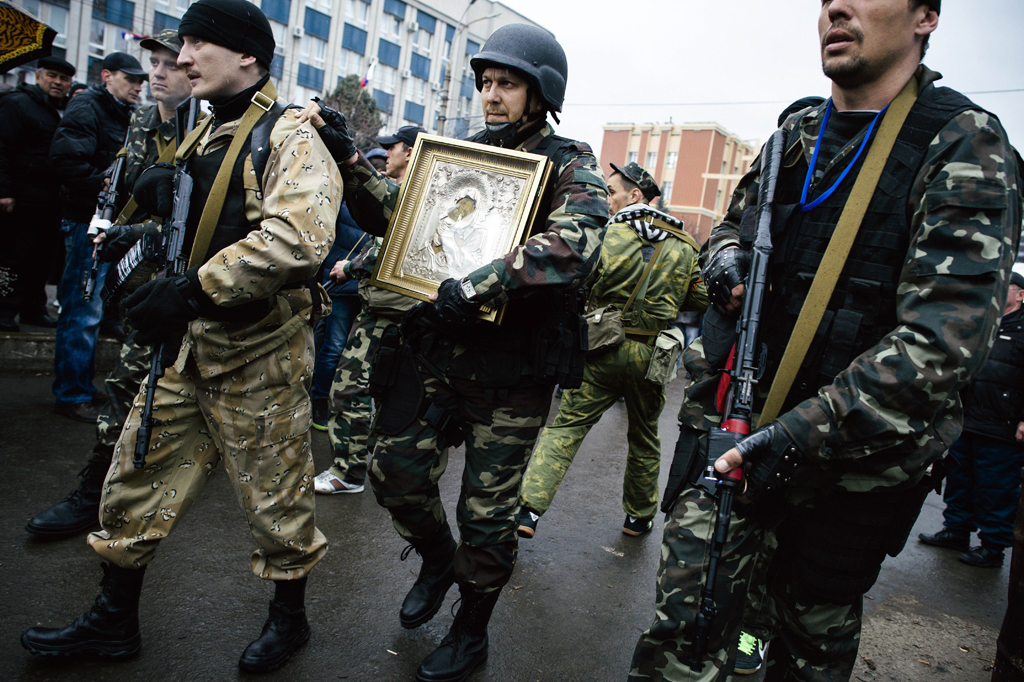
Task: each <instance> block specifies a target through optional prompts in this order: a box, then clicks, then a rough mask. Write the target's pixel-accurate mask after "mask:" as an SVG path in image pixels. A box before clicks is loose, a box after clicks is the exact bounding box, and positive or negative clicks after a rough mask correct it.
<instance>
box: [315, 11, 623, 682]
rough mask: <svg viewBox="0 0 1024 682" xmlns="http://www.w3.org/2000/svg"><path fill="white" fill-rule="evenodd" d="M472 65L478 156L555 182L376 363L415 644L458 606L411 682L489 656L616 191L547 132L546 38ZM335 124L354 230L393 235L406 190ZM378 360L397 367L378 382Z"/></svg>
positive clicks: (553, 78) (576, 355) (558, 53)
mask: <svg viewBox="0 0 1024 682" xmlns="http://www.w3.org/2000/svg"><path fill="white" fill-rule="evenodd" d="M471 65H472V67H473V70H474V72H475V73H476V86H477V89H478V90H480V92H481V98H482V100H483V107H484V120H485V123H486V129H485V130H484V131H482V132H481V133H479V134H478V135H476V136H474V137H473V138H471V140H472V141H474V142H480V143H483V144H489V145H493V146H498V147H504V148H507V149H519V150H523V151H528V152H533V153H535V154H543V155H544V156H546V157H548V159H550V160H551V162H552V167H551V170H552V172H551V179H550V182H549V183H548V186H547V187H546V188H545V193H544V197H543V199H542V205H541V207H540V210H539V211H538V214H537V215H538V217H537V219H536V220H535V221H534V223H533V224H532V225H530V226H528V228H527V230H528V234H529V235H530V237H529V239H528V240H527V241H526V243H525V244H524V245H521V246H517V247H515V248H514V249H513V250H512V251H511V252H509V253H508V254H507V255H505V256H504V257H503V258H500V259H497V260H494V261H492V262H491V263H488V264H487V265H485V266H483V267H481V268H479V269H477V270H474V271H473V272H471V273H470V274H469V275H468V276H466V277H465V278H463V279H462V280H461V281H457V280H455V279H454V278H452V279H448V280H446V281H444V282H442V283H441V286H440V288H439V290H438V293H437V296H436V300H435V302H434V303H433V304H429V303H428V304H422V305H421V306H419V307H417V308H414V309H413V310H412V311H410V312H409V313H408V315H407V316H406V319H405V321H404V322H403V325H402V328H403V331H402V334H401V339H399V338H398V335H397V334H395V335H393V336H390V337H389V335H388V332H390V331H391V330H388V332H385V335H384V338H383V339H382V340H381V348H382V350H381V353H379V354H378V356H377V358H376V360H375V366H374V375H373V376H371V391H373V390H374V383H375V379H374V376H378V372H379V373H380V374H381V375H383V377H384V378H383V380H382V382H381V392H380V393H378V395H379V396H380V397H381V400H380V401H379V409H378V412H377V414H376V416H375V420H374V436H375V437H376V438H377V440H376V444H375V446H374V450H373V455H372V458H371V460H370V482H371V484H372V485H373V491H374V494H375V495H376V497H377V501H378V502H379V503H380V504H381V505H382V506H384V507H387V509H388V511H390V512H391V516H392V520H393V522H394V525H395V528H396V530H398V532H399V533H400V534H401V535H402V537H403V538H405V539H406V540H408V541H409V543H410V544H411V546H412V547H413V548H415V549H416V551H417V552H418V553H419V554H420V556H421V557H423V566H422V568H421V570H420V575H419V578H418V579H417V580H416V583H415V584H414V585H413V587H412V590H411V591H410V592H409V594H408V595H407V596H406V599H405V602H404V603H403V605H402V609H401V612H400V614H399V618H400V620H401V623H402V625H403V626H404V627H407V628H414V627H417V626H419V625H422V624H423V623H426V622H427V621H428V620H430V619H431V618H432V617H433V616H434V614H435V613H436V612H437V610H438V609H439V608H440V607H441V604H442V602H443V601H444V598H445V595H446V593H447V592H448V589H449V588H450V587H451V585H452V583H453V582H454V581H456V580H458V582H459V591H460V592H461V594H462V606H461V608H460V609H459V612H458V614H457V615H456V617H455V622H454V623H453V624H452V627H451V630H450V632H449V633H448V636H446V637H445V638H444V639H443V640H442V641H441V645H440V647H439V648H438V649H437V650H436V651H434V652H433V653H431V654H430V655H429V656H427V658H426V659H424V661H423V663H422V664H421V665H420V668H419V670H418V672H417V677H416V679H417V680H421V681H423V682H429V681H437V680H450V681H453V682H454V681H458V680H463V679H465V678H466V677H468V676H469V674H470V673H471V672H472V671H473V669H474V668H476V666H477V665H479V664H480V663H481V662H482V661H483V660H484V658H485V657H486V656H487V647H488V640H487V623H488V621H489V619H490V616H491V611H492V610H493V608H494V605H495V603H496V602H497V601H498V596H499V594H500V592H501V588H502V587H503V586H504V585H505V583H506V582H508V579H509V577H510V576H511V575H512V568H513V566H514V565H515V559H516V553H517V551H518V539H517V536H516V520H517V516H518V513H519V486H520V483H521V482H522V475H523V470H524V469H525V468H526V462H527V460H528V458H529V455H530V450H531V448H532V446H533V443H534V442H535V441H536V439H537V434H538V433H539V432H540V428H541V427H542V426H543V425H544V423H545V421H546V419H547V414H548V410H549V409H550V406H551V393H552V390H553V389H554V385H555V383H556V382H560V383H561V384H563V385H566V384H568V387H572V386H573V385H575V386H578V385H579V381H580V380H581V379H582V372H583V357H582V348H583V346H582V344H583V339H582V334H583V330H582V329H581V327H582V326H583V322H582V317H581V316H580V315H579V313H578V312H577V311H576V310H575V305H576V292H575V290H576V289H577V288H578V287H579V286H580V285H581V284H583V283H584V282H585V281H587V279H588V278H589V277H590V276H591V274H592V273H593V272H594V268H595V267H596V266H597V263H598V261H599V260H600V253H601V249H600V244H601V239H602V237H603V236H604V226H605V223H606V222H607V221H608V204H607V201H606V186H605V182H604V178H603V177H602V174H601V169H600V167H599V166H598V164H597V160H596V159H595V158H594V155H593V152H592V151H591V149H590V147H589V146H587V145H586V144H584V143H582V142H576V141H574V140H568V139H565V138H562V137H558V136H556V135H555V134H554V131H553V129H552V127H551V125H550V124H549V123H548V122H547V113H548V112H551V114H552V116H553V117H554V118H555V120H556V121H557V112H559V111H560V110H561V108H562V100H563V97H564V95H565V82H566V77H567V72H568V65H567V63H566V58H565V52H564V51H563V50H562V47H561V45H559V44H558V42H557V41H556V40H555V39H554V38H553V37H552V36H551V34H549V33H548V32H546V31H544V30H543V29H540V28H537V27H534V26H527V25H523V24H510V25H507V26H503V27H501V28H499V29H498V30H497V31H495V32H494V33H493V34H492V35H491V37H490V38H489V39H488V40H487V42H486V44H484V47H483V49H482V50H481V51H480V52H479V53H478V54H476V55H475V56H474V57H473V58H472V60H471ZM334 115H335V116H337V112H334ZM338 123H339V129H337V130H335V131H334V135H335V136H336V137H337V140H336V142H335V143H334V145H333V146H332V152H333V153H334V154H335V158H337V159H343V161H342V162H341V165H342V177H344V178H345V193H346V196H347V197H348V201H349V203H350V206H351V207H352V213H353V216H355V218H356V221H357V222H358V223H359V224H360V226H361V227H363V229H366V230H368V231H371V232H374V233H375V234H383V232H384V229H385V228H386V226H387V222H388V219H389V218H390V216H391V211H392V210H393V208H394V207H395V205H396V202H397V199H398V193H399V186H398V185H397V184H396V183H394V182H392V181H389V180H387V179H386V178H384V177H383V176H381V175H380V174H379V173H377V172H376V171H374V170H373V167H372V166H371V165H370V164H369V163H368V162H367V161H366V159H365V158H363V156H362V155H361V154H358V153H357V152H356V149H355V145H354V143H353V142H352V140H351V135H349V134H348V131H347V129H346V128H345V127H344V126H343V125H340V124H341V123H342V122H341V121H338ZM325 135H328V136H329V135H331V133H325ZM325 139H326V138H325ZM375 213H376V216H377V218H376V219H375V220H374V219H373V215H374V214H375ZM484 304H487V305H493V306H498V305H503V304H508V306H507V308H506V310H505V316H504V319H503V321H502V323H501V325H500V326H498V325H495V324H492V323H489V322H478V321H477V314H478V312H479V310H480V307H481V305H484ZM396 331H397V328H396ZM385 351H387V352H386V353H385ZM382 358H392V359H397V363H395V364H392V365H390V366H389V367H390V368H389V369H382V367H383V365H382ZM390 379H393V380H394V381H393V382H392V381H391V380H390ZM463 439H465V441H466V469H465V472H464V474H463V479H462V480H463V484H462V495H461V496H460V497H459V502H458V511H457V516H458V525H459V530H460V532H461V536H462V542H461V543H460V544H459V545H458V548H456V545H455V541H454V539H453V538H452V535H451V530H450V529H449V526H448V519H447V516H446V515H445V512H444V508H443V506H442V504H441V498H440V494H439V491H438V486H437V481H438V479H439V478H440V477H441V475H442V474H443V473H444V471H445V468H446V466H447V464H448V457H447V451H448V448H449V447H452V446H457V445H459V444H460V443H461V442H462V441H463ZM403 556H404V555H403Z"/></svg>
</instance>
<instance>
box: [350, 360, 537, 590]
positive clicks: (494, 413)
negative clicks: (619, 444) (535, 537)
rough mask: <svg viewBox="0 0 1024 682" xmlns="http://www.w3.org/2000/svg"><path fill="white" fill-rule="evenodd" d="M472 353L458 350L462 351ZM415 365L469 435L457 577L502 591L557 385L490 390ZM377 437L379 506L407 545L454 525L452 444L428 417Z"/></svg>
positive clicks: (374, 461)
mask: <svg viewBox="0 0 1024 682" xmlns="http://www.w3.org/2000/svg"><path fill="white" fill-rule="evenodd" d="M465 350H466V349H464V348H462V347H459V346H457V347H456V349H455V353H462V352H464V351H465ZM416 361H417V368H418V370H419V372H420V377H421V378H422V379H423V383H424V387H425V389H426V394H427V396H428V398H429V399H430V400H432V401H433V402H434V403H435V404H436V405H437V406H438V407H441V408H443V409H445V410H447V411H449V413H450V414H451V415H452V416H453V417H454V418H455V419H457V420H458V421H459V422H460V423H461V424H462V430H463V433H464V435H465V438H466V465H465V469H464V471H463V472H462V492H461V494H460V495H459V501H458V504H457V505H456V521H457V523H458V527H459V532H460V535H461V540H462V541H461V542H460V543H459V546H458V549H457V551H456V553H455V574H456V576H457V577H458V580H459V582H460V584H463V585H468V586H470V587H471V589H473V590H474V591H477V592H490V591H493V590H496V589H501V587H502V586H503V585H504V584H505V583H506V582H508V579H509V578H510V577H511V576H512V569H513V567H514V566H515V560H516V555H517V552H518V548H519V544H518V537H517V535H516V528H517V527H518V518H519V486H520V483H522V477H523V470H524V469H525V468H526V462H527V459H528V458H529V456H530V450H532V449H533V444H534V443H535V442H536V440H537V434H538V433H539V432H540V429H541V427H542V426H543V425H544V423H545V421H547V416H548V411H549V410H550V409H551V392H552V389H553V386H552V385H551V384H549V383H541V382H537V381H534V380H532V379H520V380H519V382H517V383H516V384H515V385H514V386H511V387H508V388H504V389H500V390H495V389H491V388H484V387H481V386H480V385H479V382H477V381H475V380H474V379H473V378H472V377H469V378H457V377H453V376H449V375H447V374H446V373H444V372H442V371H440V370H439V369H438V367H437V366H436V365H433V364H431V363H428V362H427V361H426V360H425V359H424V358H423V357H422V356H419V355H417V356H416ZM375 436H376V442H375V444H374V449H373V456H372V457H371V459H370V484H371V485H372V487H373V492H374V495H375V496H376V498H377V502H378V503H379V504H380V505H381V506H382V507H385V508H386V509H387V510H388V511H389V512H390V513H391V517H392V521H393V523H394V526H395V529H396V530H397V531H398V533H399V534H400V535H401V536H402V537H403V538H405V539H406V540H409V541H410V542H411V543H413V544H415V543H416V542H418V541H420V540H423V539H425V538H429V537H431V536H433V535H434V534H435V533H436V532H437V531H438V530H439V529H440V528H441V526H442V524H447V523H448V519H447V517H446V515H445V511H444V507H443V506H442V504H441V496H440V492H439V490H438V485H437V482H438V480H440V478H441V476H442V474H444V472H445V469H446V468H447V466H448V447H447V446H448V443H446V442H445V441H444V440H443V439H442V437H441V436H440V434H439V433H438V432H437V430H436V429H434V427H432V426H431V425H430V424H428V423H427V422H426V421H424V420H422V419H414V420H413V421H412V423H411V424H410V426H408V427H407V428H406V429H404V430H403V431H401V432H400V433H398V434H395V435H387V434H383V433H376V432H375Z"/></svg>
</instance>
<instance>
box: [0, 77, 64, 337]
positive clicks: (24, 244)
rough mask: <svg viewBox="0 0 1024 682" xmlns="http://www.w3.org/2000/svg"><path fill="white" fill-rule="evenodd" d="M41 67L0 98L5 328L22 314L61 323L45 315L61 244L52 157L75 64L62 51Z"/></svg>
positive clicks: (0, 305) (0, 313) (1, 320)
mask: <svg viewBox="0 0 1024 682" xmlns="http://www.w3.org/2000/svg"><path fill="white" fill-rule="evenodd" d="M38 66H39V68H38V69H36V74H35V75H36V82H35V84H34V85H30V84H28V83H22V84H21V85H19V86H18V87H17V88H15V89H14V90H12V91H11V92H9V93H7V94H5V95H4V96H3V97H0V121H3V122H4V123H3V125H2V126H0V271H2V274H0V277H3V279H4V281H7V285H6V286H3V285H0V331H18V330H19V327H18V324H17V323H16V322H15V321H14V318H15V317H16V316H18V315H21V322H22V323H24V324H31V325H35V326H41V327H56V326H57V323H56V322H55V321H54V320H53V319H52V318H51V317H49V316H48V315H47V314H46V290H45V286H46V276H47V274H49V272H50V267H51V265H52V264H53V261H54V259H55V258H56V255H57V253H58V249H59V248H60V244H59V242H58V241H57V239H58V235H59V234H60V229H59V228H60V212H59V210H58V207H57V205H56V202H54V200H53V197H55V196H56V195H57V191H58V190H59V189H60V183H59V182H55V181H54V179H53V173H51V172H50V165H49V162H48V161H47V155H48V154H49V152H50V142H51V141H52V140H53V134H54V132H56V130H57V125H58V124H60V117H61V111H60V110H61V108H62V107H63V103H64V97H65V96H67V94H68V91H69V90H70V89H71V77H72V76H74V75H75V67H74V66H72V65H71V64H69V63H68V62H66V61H64V60H63V59H58V58H56V57H46V58H44V59H40V60H39V63H38Z"/></svg>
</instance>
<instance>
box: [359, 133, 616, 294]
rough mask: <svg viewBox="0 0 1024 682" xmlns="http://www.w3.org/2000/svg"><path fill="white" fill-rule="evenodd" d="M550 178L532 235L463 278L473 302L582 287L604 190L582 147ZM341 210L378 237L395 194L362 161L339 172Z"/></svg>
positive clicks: (526, 145) (599, 232)
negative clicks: (547, 207)
mask: <svg viewBox="0 0 1024 682" xmlns="http://www.w3.org/2000/svg"><path fill="white" fill-rule="evenodd" d="M552 134H554V129H553V128H552V127H551V125H550V124H545V125H544V127H543V128H542V129H541V130H540V131H538V132H537V134H536V135H533V136H532V137H530V138H528V139H527V140H526V141H524V142H523V143H522V144H521V145H520V146H519V147H517V149H518V150H520V151H527V152H528V151H531V150H533V149H536V148H537V146H538V145H539V144H540V142H541V141H542V140H543V139H544V138H545V137H547V136H549V135H552ZM552 174H553V177H555V178H557V181H556V183H555V191H554V194H553V198H552V203H551V207H552V208H551V212H550V214H549V215H548V216H547V217H546V219H540V220H538V221H537V222H536V223H535V225H534V229H533V232H532V236H531V237H530V238H529V239H528V240H527V241H526V243H525V244H523V245H521V246H516V247H515V248H513V249H512V251H510V252H509V253H508V254H507V255H506V256H504V257H503V258H500V259H497V260H495V261H493V262H491V263H489V264H488V265H485V266H483V267H481V268H478V269H477V270H475V271H473V272H472V273H470V274H469V275H468V276H469V279H470V281H471V282H472V283H473V287H474V289H475V290H476V293H477V297H478V298H479V300H480V302H481V303H487V304H494V305H497V304H501V303H506V302H508V301H509V300H510V299H514V298H518V297H521V296H524V295H526V294H528V293H532V292H535V291H536V289H537V287H559V288H566V287H568V288H575V287H578V286H580V285H581V284H582V283H583V282H585V281H587V280H588V279H589V278H590V276H591V274H592V272H593V270H594V268H595V267H596V266H597V263H598V260H599V259H600V253H601V248H600V247H601V240H602V238H603V237H604V226H605V223H606V222H607V221H608V203H607V201H608V188H607V185H606V184H605V181H604V175H603V174H602V173H601V168H600V166H599V165H598V163H597V159H595V158H594V153H593V151H592V150H591V149H590V147H589V146H588V145H587V144H585V143H583V142H576V143H575V145H574V147H573V150H572V151H571V152H570V153H568V154H566V156H565V160H564V162H563V165H562V167H561V168H553V169H552ZM342 177H344V178H345V192H346V196H347V197H349V209H350V210H351V211H352V216H353V218H354V219H355V221H356V223H357V224H358V225H359V226H360V227H362V228H363V229H364V230H366V231H367V232H370V233H371V234H374V235H377V236H384V230H386V228H387V223H388V221H389V220H390V219H391V211H392V210H394V208H395V205H396V204H397V203H398V194H399V191H400V189H401V185H399V184H398V183H397V182H395V181H394V180H391V179H390V178H387V177H385V176H383V175H381V174H380V173H378V172H377V171H376V170H375V169H374V168H373V166H372V165H370V162H369V161H367V160H366V159H365V158H364V157H363V156H362V155H360V156H359V160H358V161H357V162H356V163H354V164H352V165H350V166H347V167H345V168H343V169H342Z"/></svg>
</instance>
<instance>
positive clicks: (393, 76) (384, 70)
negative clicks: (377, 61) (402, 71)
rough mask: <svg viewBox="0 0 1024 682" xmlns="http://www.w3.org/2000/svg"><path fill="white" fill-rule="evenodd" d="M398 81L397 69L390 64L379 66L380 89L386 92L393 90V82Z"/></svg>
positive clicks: (389, 92)
mask: <svg viewBox="0 0 1024 682" xmlns="http://www.w3.org/2000/svg"><path fill="white" fill-rule="evenodd" d="M397 82H398V69H396V68H394V67H391V66H381V67H380V89H381V90H383V91H384V92H386V93H388V94H392V93H394V92H395V83H397Z"/></svg>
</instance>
